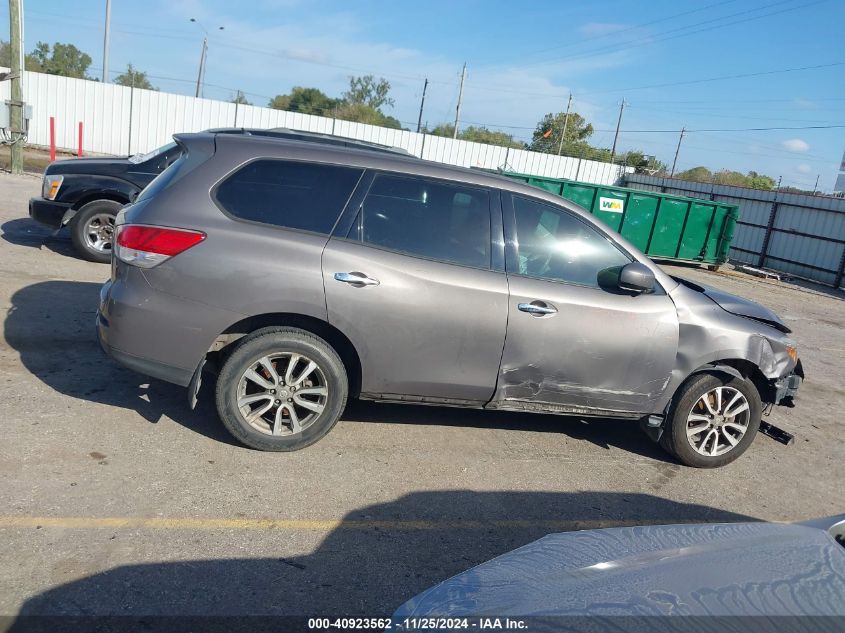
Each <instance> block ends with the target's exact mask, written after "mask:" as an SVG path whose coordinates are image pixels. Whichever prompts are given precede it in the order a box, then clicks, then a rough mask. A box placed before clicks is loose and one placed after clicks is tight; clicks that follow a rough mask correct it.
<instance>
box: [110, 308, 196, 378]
mask: <svg viewBox="0 0 845 633" xmlns="http://www.w3.org/2000/svg"><path fill="white" fill-rule="evenodd" d="M108 331H109V326H108V321H106V319H105V317H103V315H102V314H100V313H99V312H98V313H97V338H98V339H99V341H100V347H102V348H103V351H104V352H105V353H106V354H108V355H109V356H111V357H112V358H113V359H115V360H116V361H117V362H118V363H120V364H121V365H123V366H124V367H128V368H129V369H131V370H132V371H136V372H138V373H139V374H143V375H145V376H150V377H152V378H158V379H159V380H164V381H165V382H172V383H175V384H177V385H180V386H182V387H187V386H188V384H189V383H190V382H191V377H192V375H193V374H192V372H190V371H186V370H184V369H182V368H180V367H173V366H171V365H165V364H164V363H159V362H157V361H154V360H150V359H149V358H141V357H140V356H134V355H133V354H128V353H126V352H122V351H121V350H119V349H115V348H114V347H111V346H110V345H109V343H108Z"/></svg>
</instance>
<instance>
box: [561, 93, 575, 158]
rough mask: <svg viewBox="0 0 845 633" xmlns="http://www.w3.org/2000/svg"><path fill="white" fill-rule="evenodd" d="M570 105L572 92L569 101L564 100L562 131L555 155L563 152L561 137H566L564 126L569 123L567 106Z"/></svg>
mask: <svg viewBox="0 0 845 633" xmlns="http://www.w3.org/2000/svg"><path fill="white" fill-rule="evenodd" d="M571 105H572V93H571V92H570V93H569V101H567V102H566V114H564V115H563V132H561V133H560V146H559V147H558V148H557V155H558V156H560V154H561V152H563V139H565V138H566V126H567V124H568V123H569V107H570V106H571Z"/></svg>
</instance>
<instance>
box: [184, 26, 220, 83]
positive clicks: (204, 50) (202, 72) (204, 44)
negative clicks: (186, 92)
mask: <svg viewBox="0 0 845 633" xmlns="http://www.w3.org/2000/svg"><path fill="white" fill-rule="evenodd" d="M190 21H191V22H194V23H195V24H196V25H197V26H198V27H200V28H201V29H202V32H203V38H202V51H201V52H200V69H199V72H197V92H196V96H197V97H199V96H201V95H202V84H203V82H204V81H205V60H206V57H207V56H208V31H207V30H206V28H205V27H204V26H203V25H202V22H200V21H199V20H197V19H196V18H190ZM217 30H218V31H222V30H223V27H222V26H218V27H217Z"/></svg>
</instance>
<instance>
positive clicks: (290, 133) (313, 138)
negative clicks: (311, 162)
mask: <svg viewBox="0 0 845 633" xmlns="http://www.w3.org/2000/svg"><path fill="white" fill-rule="evenodd" d="M206 131H207V132H210V133H213V134H242V135H244V136H261V137H265V138H278V139H285V140H292V141H307V142H309V143H323V144H325V145H337V146H340V147H349V148H352V149H363V150H369V151H373V152H385V153H390V154H398V155H400V156H407V157H409V158H416V156H414V155H413V154H411V153H410V152H408V151H406V150H404V149H400V148H398V147H390V146H389V145H380V144H378V143H370V142H369V141H359V140H357V139H353V138H345V137H342V136H333V135H331V134H320V133H318V132H304V131H300V130H291V129H289V128H285V127H274V128H267V129H257V128H242V127H232V128H213V129H210V130H206Z"/></svg>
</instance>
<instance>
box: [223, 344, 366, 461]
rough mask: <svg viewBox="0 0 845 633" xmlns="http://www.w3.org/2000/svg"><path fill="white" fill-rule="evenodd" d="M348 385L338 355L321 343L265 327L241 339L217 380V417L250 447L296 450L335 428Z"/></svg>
mask: <svg viewBox="0 0 845 633" xmlns="http://www.w3.org/2000/svg"><path fill="white" fill-rule="evenodd" d="M348 391H349V384H348V379H347V375H346V369H345V368H344V366H343V362H342V361H341V360H340V357H338V355H337V353H336V352H335V351H334V349H332V347H331V346H330V345H328V343H326V342H325V341H324V340H323V339H321V338H319V337H317V336H314V335H313V334H311V333H309V332H306V331H304V330H299V329H295V328H268V329H265V330H259V331H258V332H255V333H254V334H252V335H250V336H248V337H245V338H244V339H243V340H242V341H241V342H240V343H238V344H237V347H236V348H235V350H234V351H233V352H232V353H231V355H230V356H229V357H228V359H227V360H226V362H225V363H224V364H223V367H222V368H221V370H220V375H219V376H218V378H217V413H218V415H219V416H220V419H221V420H222V422H223V425H224V426H225V427H226V428H227V429H228V431H229V432H230V433H231V434H232V435H234V436H235V437H236V438H237V439H238V440H240V441H241V442H243V443H244V444H246V445H247V446H249V447H251V448H256V449H259V450H262V451H295V450H298V449H300V448H305V447H306V446H310V445H311V444H313V443H314V442H316V441H317V440H319V439H321V438H322V437H323V436H325V435H326V433H328V432H329V431H330V430H331V429H332V427H333V426H334V425H335V424H336V423H337V421H338V419H339V418H340V415H341V413H343V408H344V407H345V406H346V397H347V394H348Z"/></svg>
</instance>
